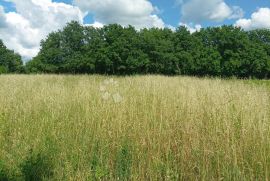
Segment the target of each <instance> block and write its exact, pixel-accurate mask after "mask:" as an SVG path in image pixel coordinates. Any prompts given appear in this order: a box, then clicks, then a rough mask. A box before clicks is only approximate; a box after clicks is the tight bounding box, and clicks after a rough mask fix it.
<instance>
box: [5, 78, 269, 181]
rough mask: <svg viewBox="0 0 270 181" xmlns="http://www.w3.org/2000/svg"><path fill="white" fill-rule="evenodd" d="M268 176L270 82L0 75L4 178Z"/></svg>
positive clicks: (250, 178) (210, 178)
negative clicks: (266, 84)
mask: <svg viewBox="0 0 270 181" xmlns="http://www.w3.org/2000/svg"><path fill="white" fill-rule="evenodd" d="M1 178H2V179H8V180H12V179H13V180H35V179H36V180H269V178H270V90H269V89H267V88H266V87H264V86H259V85H258V84H254V85H250V84H246V83H245V82H244V81H238V80H220V79H207V78H203V79H199V78H190V77H162V76H134V77H114V80H113V81H112V80H110V78H108V77H103V76H56V75H4V76H0V180H1Z"/></svg>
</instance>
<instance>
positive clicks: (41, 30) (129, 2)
mask: <svg viewBox="0 0 270 181" xmlns="http://www.w3.org/2000/svg"><path fill="white" fill-rule="evenodd" d="M72 20H75V21H79V22H81V23H82V24H85V25H87V26H88V25H90V26H95V27H102V26H104V25H106V24H110V23H118V24H121V25H123V26H126V25H129V24H130V25H133V26H135V27H136V28H137V29H140V28H144V27H146V28H150V27H158V28H164V27H168V28H172V29H174V28H175V27H177V26H179V25H180V24H181V25H184V26H186V27H187V28H188V29H189V30H190V31H191V32H194V31H199V30H200V28H202V27H208V26H220V25H223V24H232V25H234V26H239V27H242V28H243V29H245V30H251V29H257V28H269V29H270V0H0V39H2V40H3V41H4V43H5V44H6V45H7V47H8V48H10V49H14V50H15V51H16V52H18V53H20V54H21V55H22V56H23V57H26V59H29V58H31V57H33V56H35V55H36V54H37V53H38V51H39V45H40V41H41V40H42V39H44V38H46V36H47V35H48V34H49V33H50V32H52V31H57V30H58V29H61V28H63V27H64V26H65V25H66V23H67V22H69V21H72Z"/></svg>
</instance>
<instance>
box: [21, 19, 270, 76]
mask: <svg viewBox="0 0 270 181" xmlns="http://www.w3.org/2000/svg"><path fill="white" fill-rule="evenodd" d="M26 69H27V71H28V72H34V73H75V74H76V73H88V74H93V73H97V74H113V75H131V74H165V75H197V76H207V75H208V76H222V77H228V76H236V77H255V78H269V76H270V31H269V30H254V31H244V30H242V29H241V28H237V27H234V26H227V25H226V26H222V27H209V28H205V29H201V31H199V32H195V33H190V31H188V29H187V28H186V27H183V26H182V27H179V28H177V29H176V30H175V31H172V30H170V29H168V28H164V29H158V28H151V29H142V30H140V31H138V30H136V29H135V28H134V27H132V26H128V27H122V26H120V25H117V24H111V25H107V26H104V27H103V28H94V27H91V26H83V25H81V24H80V23H78V22H75V21H74V22H70V23H68V24H67V25H66V27H64V28H63V30H59V31H57V32H52V33H50V34H49V35H48V37H47V38H46V39H45V40H43V41H42V42H41V50H40V52H39V54H38V55H37V56H36V57H34V58H33V60H31V61H30V62H28V63H27V65H26Z"/></svg>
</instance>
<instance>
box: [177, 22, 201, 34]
mask: <svg viewBox="0 0 270 181" xmlns="http://www.w3.org/2000/svg"><path fill="white" fill-rule="evenodd" d="M179 26H184V27H186V28H187V29H188V30H189V31H190V33H195V32H196V31H200V30H201V28H202V26H201V25H200V24H195V25H193V24H185V23H179Z"/></svg>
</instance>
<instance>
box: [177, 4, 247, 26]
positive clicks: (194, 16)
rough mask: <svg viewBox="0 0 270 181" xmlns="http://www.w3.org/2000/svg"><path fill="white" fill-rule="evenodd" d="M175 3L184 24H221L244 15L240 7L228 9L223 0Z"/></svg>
mask: <svg viewBox="0 0 270 181" xmlns="http://www.w3.org/2000/svg"><path fill="white" fill-rule="evenodd" d="M176 3H177V4H178V5H180V6H181V13H182V21H184V22H193V23H200V22H202V21H205V20H210V21H215V22H222V21H224V20H225V19H236V18H241V17H243V15H244V11H243V10H242V9H241V8H240V7H238V6H233V7H230V6H229V5H228V4H226V3H225V1H224V0H176Z"/></svg>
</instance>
